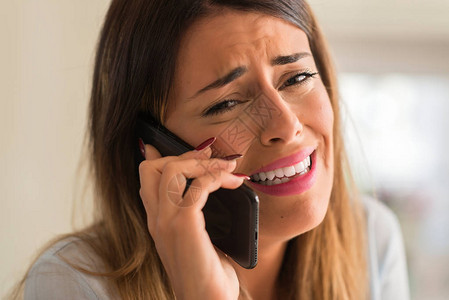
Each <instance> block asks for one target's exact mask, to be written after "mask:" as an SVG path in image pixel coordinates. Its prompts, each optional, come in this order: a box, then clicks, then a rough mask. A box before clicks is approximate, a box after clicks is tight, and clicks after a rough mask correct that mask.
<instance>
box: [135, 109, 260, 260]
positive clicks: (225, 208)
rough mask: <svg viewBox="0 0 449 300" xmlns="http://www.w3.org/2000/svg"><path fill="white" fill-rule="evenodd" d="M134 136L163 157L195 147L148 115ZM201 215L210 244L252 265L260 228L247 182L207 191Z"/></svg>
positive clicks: (141, 119) (255, 201) (256, 206)
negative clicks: (231, 187) (237, 185)
mask: <svg viewBox="0 0 449 300" xmlns="http://www.w3.org/2000/svg"><path fill="white" fill-rule="evenodd" d="M136 135H137V138H141V139H142V140H143V141H144V143H145V144H150V145H153V146H154V147H155V148H156V149H157V150H158V151H159V152H160V153H161V155H162V156H177V155H181V154H182V153H185V152H187V151H191V150H193V149H194V148H193V147H192V146H191V145H189V144H188V143H186V142H184V141H183V140H181V139H180V138H179V137H177V136H176V135H174V134H173V133H172V132H170V131H169V130H168V129H166V128H165V127H163V126H162V125H161V124H159V123H158V122H156V121H155V120H154V118H152V117H151V116H149V115H141V116H139V118H138V120H137V125H136ZM136 145H137V142H136ZM138 157H139V159H140V158H141V156H138ZM141 160H142V159H140V161H141ZM140 161H139V163H140ZM203 214H204V219H205V222H206V230H207V232H208V234H209V237H210V239H211V241H212V243H213V244H214V245H215V246H216V247H218V248H219V249H220V250H221V251H223V252H224V253H226V254H227V255H228V256H230V257H231V258H232V259H233V260H234V261H236V262H237V263H238V264H239V265H241V266H242V267H244V268H247V269H251V268H254V267H255V266H256V264H257V246H258V230H259V220H258V216H259V199H258V197H257V195H256V193H255V192H254V191H253V190H252V189H251V188H249V187H248V186H246V185H241V186H240V187H238V188H237V189H234V190H231V189H224V188H220V189H218V190H217V191H215V192H213V193H211V194H209V197H208V200H207V202H206V205H205V206H204V208H203Z"/></svg>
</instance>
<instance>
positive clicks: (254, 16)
mask: <svg viewBox="0 0 449 300" xmlns="http://www.w3.org/2000/svg"><path fill="white" fill-rule="evenodd" d="M299 52H310V47H309V43H308V39H307V36H306V34H305V33H304V32H303V31H302V30H301V29H299V28H298V27H296V26H295V25H293V24H291V23H289V22H287V21H284V20H282V19H279V18H276V17H272V16H268V15H264V14H258V13H248V12H237V11H228V12H225V13H223V14H220V15H218V16H212V17H207V18H205V19H202V20H201V21H198V22H196V23H194V24H193V25H192V27H191V28H189V30H188V31H187V33H186V34H185V36H184V38H183V39H182V41H181V47H180V50H179V53H178V58H177V66H176V77H177V79H178V80H177V82H178V83H179V80H182V81H184V82H183V83H184V84H188V85H189V86H191V85H195V86H197V85H198V84H197V83H196V82H198V81H200V82H201V84H204V83H207V81H210V80H214V79H216V78H217V76H222V75H224V73H226V72H229V71H230V70H231V69H233V68H236V67H239V66H246V67H248V69H249V70H251V69H252V68H254V67H255V66H256V65H261V64H269V63H270V61H271V59H273V58H274V57H276V56H280V55H291V54H293V53H299ZM192 72H194V73H196V74H199V77H200V78H195V80H196V82H191V81H189V79H188V78H189V77H191V74H192Z"/></svg>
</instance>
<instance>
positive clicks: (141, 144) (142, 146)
mask: <svg viewBox="0 0 449 300" xmlns="http://www.w3.org/2000/svg"><path fill="white" fill-rule="evenodd" d="M139 149H140V153H141V154H142V156H143V158H145V144H144V143H143V140H142V139H141V138H139Z"/></svg>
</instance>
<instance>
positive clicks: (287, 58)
mask: <svg viewBox="0 0 449 300" xmlns="http://www.w3.org/2000/svg"><path fill="white" fill-rule="evenodd" d="M308 56H312V54H310V53H309V52H301V53H294V54H291V55H280V56H276V57H275V58H273V59H272V60H271V65H272V66H280V65H287V64H291V63H294V62H297V61H298V60H300V59H301V58H304V57H308ZM246 72H248V68H247V67H245V66H240V67H237V68H235V69H233V70H232V71H231V72H229V73H228V74H226V75H225V76H223V77H220V78H218V79H217V80H215V81H214V82H212V83H211V84H209V85H208V86H206V87H204V88H202V89H201V90H199V91H198V92H196V94H195V95H194V96H193V97H190V98H189V99H193V98H195V97H196V96H198V95H199V94H201V93H204V92H206V91H208V90H212V89H217V88H221V87H223V86H225V85H227V84H229V83H231V82H232V81H234V80H236V79H238V78H239V77H241V76H242V75H243V74H245V73H246Z"/></svg>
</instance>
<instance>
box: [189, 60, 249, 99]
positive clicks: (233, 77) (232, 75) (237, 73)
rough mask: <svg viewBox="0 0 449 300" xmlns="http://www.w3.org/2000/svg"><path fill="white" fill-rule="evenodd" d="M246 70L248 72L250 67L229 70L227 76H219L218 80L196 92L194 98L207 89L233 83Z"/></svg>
mask: <svg viewBox="0 0 449 300" xmlns="http://www.w3.org/2000/svg"><path fill="white" fill-rule="evenodd" d="M246 72H248V68H246V67H244V66H242V67H237V68H235V69H234V70H232V71H231V72H229V73H228V74H226V75H225V76H223V77H221V78H218V79H217V80H215V81H214V82H212V83H211V84H209V85H208V86H206V87H204V88H202V89H201V90H199V91H198V92H196V94H195V95H194V96H193V97H192V98H194V97H196V96H198V95H199V94H201V93H204V92H205V91H208V90H211V89H217V88H220V87H223V86H225V85H227V84H228V83H231V82H232V81H234V80H236V79H237V78H239V77H241V76H242V75H243V74H245V73H246Z"/></svg>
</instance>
